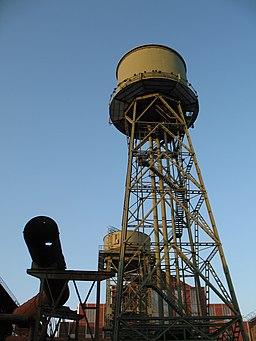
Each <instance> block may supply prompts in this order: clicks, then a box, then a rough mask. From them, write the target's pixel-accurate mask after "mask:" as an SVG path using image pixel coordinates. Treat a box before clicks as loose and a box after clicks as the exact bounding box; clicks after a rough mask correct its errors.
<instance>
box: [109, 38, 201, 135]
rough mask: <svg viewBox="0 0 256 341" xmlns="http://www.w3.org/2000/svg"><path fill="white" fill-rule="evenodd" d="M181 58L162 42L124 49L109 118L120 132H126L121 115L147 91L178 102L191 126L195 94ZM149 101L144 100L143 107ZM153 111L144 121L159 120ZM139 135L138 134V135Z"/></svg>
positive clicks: (195, 105) (196, 111)
mask: <svg viewBox="0 0 256 341" xmlns="http://www.w3.org/2000/svg"><path fill="white" fill-rule="evenodd" d="M186 72H187V69H186V64H185V61H184V59H183V58H182V57H181V55H180V54H179V53H178V52H176V51H175V50H173V49H171V48H169V47H166V46H163V45H156V44H150V45H143V46H139V47H136V48H134V49H132V50H131V51H129V52H128V53H126V54H125V55H124V56H123V57H122V58H121V60H120V62H119V63H118V66H117V70H116V77H117V82H118V84H117V87H116V89H115V90H114V92H113V94H112V97H111V100H110V120H111V122H112V123H113V124H114V125H115V127H116V128H117V129H118V130H120V131H121V132H122V133H124V134H126V135H129V130H127V129H126V128H127V127H126V126H125V119H124V115H125V112H126V110H127V108H128V107H129V106H130V104H131V103H132V102H133V101H134V99H135V98H136V97H139V96H145V95H150V94H156V93H158V94H160V95H162V96H167V97H168V98H170V99H172V100H173V101H179V102H180V103H181V106H182V109H183V112H184V115H185V118H186V121H187V125H188V127H190V126H192V124H193V123H194V121H195V120H196V117H197V115H198V110H199V106H198V98H197V94H196V92H195V91H194V90H193V89H192V87H191V84H189V83H188V81H187V74H186ZM147 105H148V102H147V101H146V100H145V102H144V107H142V108H141V110H140V112H142V111H143V110H144V108H146V107H147ZM159 119H161V118H160V116H159V115H157V113H156V111H153V110H152V111H151V113H149V115H147V116H146V121H147V122H150V121H156V122H158V121H159ZM137 137H138V136H137Z"/></svg>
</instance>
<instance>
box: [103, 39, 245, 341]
mask: <svg viewBox="0 0 256 341" xmlns="http://www.w3.org/2000/svg"><path fill="white" fill-rule="evenodd" d="M116 75H117V81H118V85H117V88H116V89H115V90H114V92H113V95H112V97H111V101H110V120H111V122H112V123H113V125H114V126H115V127H116V128H117V129H118V130H119V131H120V132H122V133H123V134H125V135H126V137H127V142H128V167H127V175H126V186H125V198H124V208H123V218H122V229H121V231H120V232H118V233H114V234H112V235H111V236H110V237H111V238H117V237H116V236H118V243H117V244H118V252H117V253H118V257H117V258H115V257H112V258H111V255H110V258H109V259H111V261H110V263H108V266H109V267H110V268H111V267H112V268H113V269H116V271H117V276H116V278H115V279H114V285H113V287H114V290H112V291H111V292H109V295H110V296H111V295H112V296H111V297H110V298H109V302H111V309H112V314H110V315H108V317H107V318H109V319H110V320H109V321H108V325H109V326H112V339H113V340H114V341H119V340H121V339H124V340H196V339H197V340H236V339H238V337H239V335H242V337H243V339H244V340H246V338H247V336H246V334H245V332H244V327H243V323H242V318H241V314H240V311H239V306H238V302H237V299H236V296H235V292H234V288H233V284H232V281H231V277H230V273H229V270H228V266H227V263H226V260H225V256H224V253H223V249H222V245H221V242H220V238H219V235H218V231H217V227H216V224H215V221H214V217H213V213H212V210H211V207H210V203H209V200H208V196H207V192H206V189H205V186H204V182H203V178H202V174H201V172H200V169H199V165H198V162H197V158H196V154H195V151H194V148H193V145H192V142H191V139H190V135H189V131H188V128H190V127H192V126H193V124H194V122H195V120H196V118H197V115H198V110H199V106H198V98H197V94H196V92H195V91H194V89H193V88H192V87H191V84H190V83H189V82H188V80H187V70H186V64H185V62H184V60H183V58H182V57H181V56H180V55H179V54H178V53H177V52H176V51H174V50H173V49H171V48H168V47H166V46H162V45H153V44H151V45H144V46H139V47H137V48H135V49H133V50H131V51H129V52H128V53H127V54H125V55H124V57H123V58H122V59H121V60H120V62H119V64H118V66H117V74H116ZM139 235H141V236H143V238H138V236H139ZM110 246H111V248H112V249H113V247H114V244H113V242H111V243H110ZM107 249H108V247H107ZM108 250H109V254H111V252H110V251H111V250H110V249H108ZM117 253H116V252H114V254H117ZM110 329H111V328H110Z"/></svg>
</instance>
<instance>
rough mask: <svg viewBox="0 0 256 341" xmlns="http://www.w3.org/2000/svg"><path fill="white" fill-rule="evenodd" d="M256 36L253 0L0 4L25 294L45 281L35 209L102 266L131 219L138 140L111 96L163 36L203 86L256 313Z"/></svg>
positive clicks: (9, 183)
mask: <svg viewBox="0 0 256 341" xmlns="http://www.w3.org/2000/svg"><path fill="white" fill-rule="evenodd" d="M255 42H256V4H255V1H254V0H243V1H239V0H226V1H223V0H215V1H205V0H195V1H189V0H187V1H185V0H155V1H153V0H144V1H143V0H140V1H138V0H129V1H120V0H108V1H104V0H101V1H99V0H91V1H89V0H75V1H74V0H73V1H72V0H52V1H51V0H41V1H39V0H0V119H1V124H0V162H1V167H0V215H1V220H0V222H1V225H0V229H1V230H0V231H1V236H0V259H1V265H0V276H1V277H2V278H3V279H4V280H5V282H6V283H7V285H8V286H9V287H10V289H11V290H12V291H13V293H14V294H15V295H16V297H17V298H18V300H19V301H20V302H21V303H22V302H24V301H25V300H27V299H29V298H30V297H31V296H32V295H34V294H35V293H36V292H37V290H38V286H39V283H38V280H36V279H34V278H32V277H30V276H28V275H27V274H26V269H27V268H29V267H30V265H31V259H30V256H29V254H28V251H27V248H26V246H25V243H24V240H23V235H22V232H23V228H24V225H25V224H26V222H27V221H28V220H29V219H31V218H32V217H34V216H36V215H48V216H50V217H52V218H53V219H55V220H56V222H57V223H58V225H59V229H60V233H61V240H62V246H63V250H64V254H65V258H66V261H67V264H68V268H69V269H85V270H96V268H97V257H98V246H99V245H101V244H102V240H103V237H104V235H105V234H106V233H107V226H108V225H114V226H116V227H119V226H120V222H121V216H122V207H123V194H124V184H125V172H126V162H127V147H126V139H125V137H124V136H123V135H122V134H121V133H119V132H118V131H117V130H115V128H114V127H113V126H110V125H109V124H108V105H109V97H110V95H111V93H112V90H113V88H114V87H115V86H116V79H115V70H116V66H117V63H118V61H119V59H120V58H121V57H122V56H123V54H124V53H126V52H127V51H128V50H130V49H131V48H133V47H135V46H137V45H141V44H148V43H156V44H163V45H167V46H169V47H172V48H174V49H176V50H177V51H178V52H179V53H180V54H181V55H182V56H183V57H184V59H185V61H186V64H187V69H188V79H189V81H190V82H191V83H192V85H193V86H194V88H195V89H196V90H197V91H198V95H199V101H200V113H199V117H198V119H197V121H196V122H195V128H194V129H193V130H191V136H192V141H193V144H194V147H195V150H196V153H197V156H198V159H199V163H200V167H201V170H202V174H203V177H204V181H205V183H206V188H207V190H208V194H209V198H210V201H211V205H212V208H213V212H214V215H215V218H216V221H217V226H218V231H219V234H220V236H221V239H222V242H223V247H224V251H225V254H226V258H227V261H228V264H229V267H230V271H231V276H232V279H233V282H234V286H235V288H236V293H237V296H238V300H239V302H240V307H241V310H242V314H244V315H246V314H248V313H249V312H251V311H253V310H256V298H255V283H256V271H255V242H256V223H255V218H254V213H255V190H256V178H255V169H256V158H255V125H256V118H255V96H256V95H255V88H256V87H255V84H256V43H255ZM72 304H73V307H74V303H72Z"/></svg>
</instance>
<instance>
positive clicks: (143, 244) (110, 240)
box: [103, 230, 150, 253]
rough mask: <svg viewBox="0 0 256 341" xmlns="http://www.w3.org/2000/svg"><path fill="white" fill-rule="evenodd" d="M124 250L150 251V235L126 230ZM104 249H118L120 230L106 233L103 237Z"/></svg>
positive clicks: (128, 251) (129, 251)
mask: <svg viewBox="0 0 256 341" xmlns="http://www.w3.org/2000/svg"><path fill="white" fill-rule="evenodd" d="M127 240H128V241H127V245H126V252H127V253H131V252H134V251H136V250H141V251H144V252H145V251H146V252H150V237H149V236H148V235H147V234H146V233H143V232H139V231H130V230H128V231H127ZM103 241H104V251H110V250H115V251H118V250H119V249H120V243H121V231H115V232H111V233H109V234H107V235H106V236H105V237H104V239H103Z"/></svg>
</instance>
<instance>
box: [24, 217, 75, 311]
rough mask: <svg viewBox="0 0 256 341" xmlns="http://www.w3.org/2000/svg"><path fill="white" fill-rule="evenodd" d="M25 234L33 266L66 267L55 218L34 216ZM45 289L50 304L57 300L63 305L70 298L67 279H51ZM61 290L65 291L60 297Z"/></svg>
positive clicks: (50, 268)
mask: <svg viewBox="0 0 256 341" xmlns="http://www.w3.org/2000/svg"><path fill="white" fill-rule="evenodd" d="M23 234H24V239H25V242H26V244H27V247H28V250H29V253H30V255H31V258H32V268H34V269H44V270H45V269H48V268H49V270H65V269H66V262H65V259H64V256H63V253H62V249H61V243H60V238H59V230H58V225H57V224H56V222H55V221H54V220H53V219H51V218H49V217H45V216H38V217H34V218H32V219H31V220H29V222H28V223H27V224H26V225H25V228H24V231H23ZM64 286H65V288H64ZM43 290H44V292H45V296H46V299H47V301H48V303H49V304H50V305H55V306H56V301H58V303H57V306H58V307H59V306H62V305H63V304H65V303H66V301H67V300H68V298H69V288H68V285H67V282H66V281H65V280H61V279H50V280H48V281H47V282H46V284H45V286H44V288H43ZM61 291H63V293H62V295H61V297H59V296H60V293H61Z"/></svg>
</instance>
